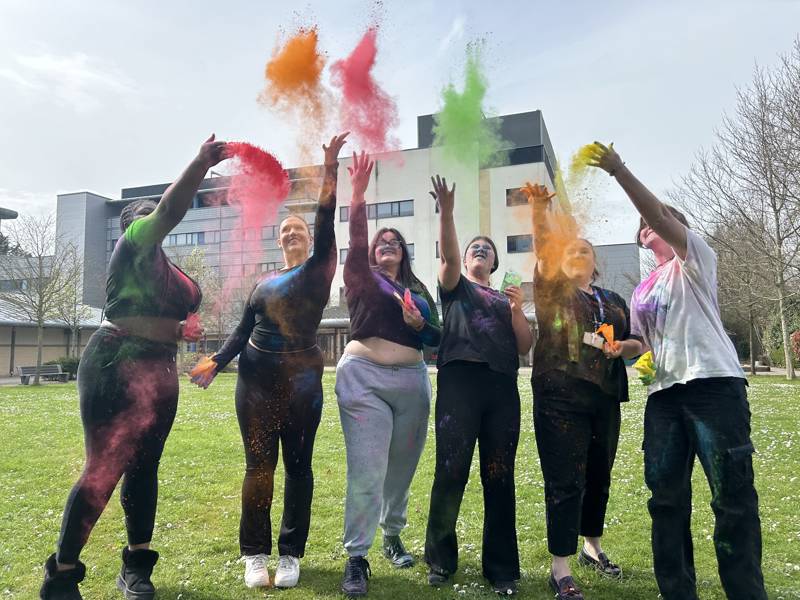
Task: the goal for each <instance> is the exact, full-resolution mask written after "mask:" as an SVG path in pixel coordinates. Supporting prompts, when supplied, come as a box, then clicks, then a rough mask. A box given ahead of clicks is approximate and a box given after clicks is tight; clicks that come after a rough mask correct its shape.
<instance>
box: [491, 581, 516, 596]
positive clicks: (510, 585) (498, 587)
mask: <svg viewBox="0 0 800 600" xmlns="http://www.w3.org/2000/svg"><path fill="white" fill-rule="evenodd" d="M492 591H493V592H494V593H495V594H500V595H501V596H513V595H514V594H516V593H517V582H516V581H513V580H511V581H493V582H492Z"/></svg>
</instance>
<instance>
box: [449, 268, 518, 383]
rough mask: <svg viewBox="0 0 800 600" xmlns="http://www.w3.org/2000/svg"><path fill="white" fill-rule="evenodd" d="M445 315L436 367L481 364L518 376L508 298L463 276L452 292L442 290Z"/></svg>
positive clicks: (515, 346) (499, 371)
mask: <svg viewBox="0 0 800 600" xmlns="http://www.w3.org/2000/svg"><path fill="white" fill-rule="evenodd" d="M439 295H440V297H441V299H442V311H443V313H444V325H443V328H442V341H441V343H440V344H439V356H438V360H437V363H436V365H437V367H439V368H440V369H441V368H442V367H443V366H445V365H446V364H448V363H449V362H452V361H460V360H466V361H472V362H482V363H486V364H488V365H489V368H491V369H492V370H493V371H497V372H498V373H504V374H506V375H512V376H514V377H516V375H517V370H518V369H519V356H518V354H517V342H516V336H515V335H514V327H513V326H512V324H511V304H510V303H509V300H508V296H506V295H505V294H502V293H500V292H498V291H497V290H494V289H492V288H490V287H486V286H483V285H480V284H478V283H475V282H473V281H470V280H469V279H467V278H466V277H464V276H463V275H460V276H459V279H458V283H457V284H456V286H455V287H454V288H453V289H452V290H444V289H442V288H441V286H440V287H439Z"/></svg>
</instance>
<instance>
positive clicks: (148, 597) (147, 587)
mask: <svg viewBox="0 0 800 600" xmlns="http://www.w3.org/2000/svg"><path fill="white" fill-rule="evenodd" d="M157 560H158V552H156V551H155V550H133V551H131V550H129V549H128V547H127V546H126V547H125V548H124V549H123V550H122V569H120V572H119V576H118V577H117V587H118V588H119V589H120V591H121V592H122V595H123V596H125V598H126V599H127V600H153V598H154V597H155V595H156V588H155V586H154V585H153V583H152V582H151V581H150V576H151V575H152V574H153V567H154V566H155V564H156V561H157Z"/></svg>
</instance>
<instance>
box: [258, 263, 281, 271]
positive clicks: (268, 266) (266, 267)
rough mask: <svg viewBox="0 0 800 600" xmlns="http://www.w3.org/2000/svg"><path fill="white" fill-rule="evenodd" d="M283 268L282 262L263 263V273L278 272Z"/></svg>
mask: <svg viewBox="0 0 800 600" xmlns="http://www.w3.org/2000/svg"><path fill="white" fill-rule="evenodd" d="M282 268H283V263H282V262H268V263H261V272H262V273H268V272H270V271H278V270H280V269H282Z"/></svg>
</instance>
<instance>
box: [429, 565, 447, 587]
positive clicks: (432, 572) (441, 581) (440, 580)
mask: <svg viewBox="0 0 800 600" xmlns="http://www.w3.org/2000/svg"><path fill="white" fill-rule="evenodd" d="M448 583H450V573H448V572H447V571H445V570H444V569H440V568H439V567H435V566H433V565H431V566H430V568H429V569H428V585H430V586H432V587H441V586H443V585H447V584H448Z"/></svg>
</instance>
